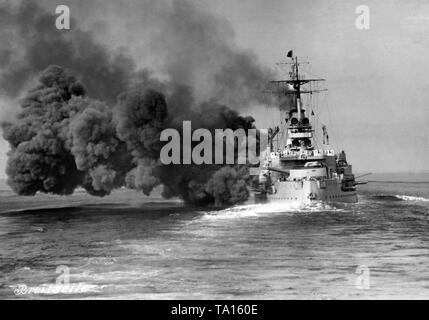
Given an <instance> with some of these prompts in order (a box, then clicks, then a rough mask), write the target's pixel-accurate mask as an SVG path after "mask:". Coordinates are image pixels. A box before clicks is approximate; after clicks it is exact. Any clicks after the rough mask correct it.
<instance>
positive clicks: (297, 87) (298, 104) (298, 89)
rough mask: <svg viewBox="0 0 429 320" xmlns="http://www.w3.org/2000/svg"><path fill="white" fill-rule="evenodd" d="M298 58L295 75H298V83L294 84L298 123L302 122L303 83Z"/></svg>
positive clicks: (296, 58) (296, 59)
mask: <svg viewBox="0 0 429 320" xmlns="http://www.w3.org/2000/svg"><path fill="white" fill-rule="evenodd" d="M298 65H299V64H298V57H295V74H296V81H297V82H296V83H295V84H294V89H295V90H296V107H297V109H298V121H301V120H302V114H301V113H302V112H301V83H300V82H299V70H298Z"/></svg>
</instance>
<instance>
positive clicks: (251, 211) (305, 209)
mask: <svg viewBox="0 0 429 320" xmlns="http://www.w3.org/2000/svg"><path fill="white" fill-rule="evenodd" d="M337 211H344V209H342V208H338V207H335V206H333V205H330V204H327V203H323V202H314V203H311V204H304V203H299V202H291V203H284V202H271V203H264V204H250V205H241V206H234V207H231V208H227V209H224V210H220V211H209V212H204V216H203V217H204V218H205V219H237V218H252V217H255V218H257V217H264V216H268V215H273V214H274V215H280V214H291V215H293V214H311V213H319V212H337Z"/></svg>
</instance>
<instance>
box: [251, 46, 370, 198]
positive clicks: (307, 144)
mask: <svg viewBox="0 0 429 320" xmlns="http://www.w3.org/2000/svg"><path fill="white" fill-rule="evenodd" d="M287 57H288V58H289V59H290V60H291V62H287V63H286V64H288V65H290V66H291V71H290V72H289V79H287V80H275V81H271V82H270V84H271V87H274V89H271V90H269V92H270V93H273V94H276V95H278V96H279V97H280V98H281V99H283V100H286V101H287V102H288V107H287V108H286V109H285V108H284V107H283V108H282V107H280V113H281V117H280V119H281V122H282V123H281V124H280V126H276V127H275V128H270V129H269V130H268V142H269V143H268V145H267V149H266V150H265V152H263V153H261V165H260V171H259V177H258V184H257V188H256V190H255V192H254V197H255V202H256V203H261V202H269V201H276V202H278V201H281V202H299V203H305V204H307V203H312V202H316V201H318V202H324V203H335V202H343V203H355V202H357V201H358V197H357V192H356V186H357V185H358V184H364V183H365V182H358V181H357V180H356V179H357V178H356V177H355V175H354V174H353V170H352V165H351V164H349V163H348V161H347V156H346V153H345V152H344V151H341V152H339V153H335V151H334V150H332V149H331V148H330V146H329V136H328V133H327V128H326V126H322V130H323V143H322V146H321V147H318V146H317V144H316V143H315V139H314V132H315V131H314V129H313V125H312V122H311V121H310V116H309V115H308V112H307V107H308V106H306V105H304V104H303V99H302V97H303V95H305V94H309V95H311V94H315V93H318V92H321V91H326V90H327V89H317V88H315V87H316V86H314V85H311V84H315V83H319V82H321V81H325V79H321V78H314V79H306V78H305V77H304V76H303V75H301V74H300V70H299V66H300V64H301V62H299V61H298V57H296V56H293V52H292V51H290V52H289V53H288V55H287ZM307 86H308V87H307ZM281 99H279V100H277V101H281ZM310 115H314V111H313V110H312V111H311V114H310ZM280 133H285V134H284V136H285V139H282V140H283V141H284V143H281V139H279V138H278V136H279V135H280ZM275 142H277V146H276V147H275V146H274V143H275ZM358 178H359V177H358Z"/></svg>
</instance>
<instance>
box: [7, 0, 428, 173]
mask: <svg viewBox="0 0 429 320" xmlns="http://www.w3.org/2000/svg"><path fill="white" fill-rule="evenodd" d="M54 2H55V1H46V3H47V4H51V3H54ZM198 2H199V3H200V4H202V5H204V6H207V8H208V10H210V11H212V12H214V13H216V14H218V15H221V16H223V17H224V18H226V19H227V20H229V21H230V22H231V24H232V26H233V29H234V30H235V33H236V35H235V37H236V43H237V46H239V47H242V48H247V49H251V50H252V51H254V52H255V54H256V55H257V56H258V58H259V59H260V61H261V62H262V63H263V64H264V65H266V66H268V67H271V66H274V64H275V63H276V62H277V61H279V60H280V59H282V58H283V57H284V56H285V54H286V52H287V51H288V50H289V49H294V52H295V53H296V54H297V55H299V56H302V57H303V58H305V59H309V60H310V61H311V64H312V67H311V70H312V72H313V73H315V74H317V75H320V76H323V77H324V78H326V79H327V80H328V81H327V83H326V86H327V87H328V89H329V94H328V95H327V96H326V95H324V96H323V97H321V98H323V99H322V100H323V101H324V103H323V104H324V105H325V106H326V104H327V102H328V103H329V105H330V107H329V111H330V112H329V113H328V112H327V111H326V110H325V111H323V110H319V111H320V115H321V117H322V118H323V119H322V121H328V120H329V118H330V119H331V121H330V122H332V128H329V126H331V124H330V123H328V130H330V133H331V137H332V138H333V139H334V140H335V141H334V143H333V145H334V146H338V147H339V148H344V149H345V150H346V152H347V153H348V158H349V161H350V162H352V164H353V166H354V168H355V171H359V172H362V171H372V172H392V171H396V172H400V171H427V170H428V169H427V165H426V164H427V163H429V129H428V121H429V109H428V107H429V61H428V60H429V2H428V1H424V0H411V1H406V2H405V1H393V0H376V1H351V0H347V1H339V0H337V1H334V0H300V1H286V0H245V1H243V0H199V1H198ZM61 3H66V4H70V6H71V8H72V16H73V15H74V17H75V18H76V19H78V20H79V19H81V20H82V21H83V23H85V24H86V25H87V26H90V25H92V24H93V23H95V21H96V20H97V19H99V17H100V11H102V10H97V7H94V6H91V8H90V10H89V9H88V8H85V10H83V9H82V8H81V9H80V10H79V8H77V7H76V5H77V2H76V1H61ZM99 3H102V2H99ZM131 3H132V1H131ZM362 4H365V5H368V6H369V8H370V30H357V29H356V27H355V19H356V17H357V14H356V13H355V9H356V7H357V6H359V5H362ZM99 5H100V4H99ZM91 10H93V11H92V12H91ZM104 23H108V21H106V20H105V21H104ZM118 23H120V21H119V22H118V21H117V20H115V25H112V26H110V28H109V29H110V30H114V28H115V27H117V28H121V26H120V25H118ZM124 23H125V22H124ZM122 27H123V26H122ZM128 32H129V33H135V34H136V35H138V34H139V30H128ZM100 38H103V39H101V40H103V41H105V40H106V37H105V35H103V36H100ZM131 51H132V48H131ZM134 55H136V53H135V52H134ZM136 59H138V57H136ZM142 64H144V63H142ZM329 114H330V117H328V115H329ZM255 115H256V117H257V121H258V123H259V126H265V125H266V124H267V123H270V121H272V119H273V116H272V115H268V114H267V113H266V112H255ZM7 150H8V147H7V143H6V142H5V141H4V140H3V139H0V177H1V176H3V177H4V176H5V174H4V168H5V162H6V153H7Z"/></svg>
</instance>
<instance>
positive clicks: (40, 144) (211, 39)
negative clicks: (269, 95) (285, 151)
mask: <svg viewBox="0 0 429 320" xmlns="http://www.w3.org/2000/svg"><path fill="white" fill-rule="evenodd" d="M164 10H166V12H164V15H163V17H164V19H163V20H162V21H161V22H160V28H159V30H160V32H159V33H158V36H160V37H163V38H164V40H165V41H164V42H163V43H164V44H162V45H159V44H160V43H161V42H159V41H156V39H155V40H154V39H152V40H151V41H150V42H151V43H152V44H153V47H151V48H149V49H148V51H150V52H154V51H155V52H158V53H159V57H161V59H162V60H163V61H164V63H163V65H162V67H161V68H160V69H159V70H155V73H162V72H164V73H165V74H166V75H167V79H165V77H164V80H157V79H155V76H154V74H155V73H154V72H153V71H150V69H138V68H137V67H136V65H137V64H136V63H135V60H133V59H132V58H130V56H128V55H127V54H125V53H124V52H118V51H114V50H111V49H108V48H106V47H105V46H103V45H101V44H100V43H98V42H97V41H95V39H94V37H93V35H92V34H91V33H90V32H87V31H82V30H79V29H78V28H76V27H74V28H73V29H72V30H70V31H67V32H65V33H64V32H60V31H58V30H56V29H55V28H54V21H55V17H54V16H53V15H52V14H50V13H47V12H46V10H45V9H44V8H42V7H40V6H39V5H37V4H36V3H35V2H32V1H25V2H22V3H21V4H19V5H14V6H11V5H2V6H0V27H1V31H0V39H1V40H2V42H3V43H5V44H6V45H5V46H2V49H0V57H2V58H4V59H2V60H1V61H2V62H1V65H0V70H1V72H0V87H1V89H0V90H1V94H2V95H4V96H6V97H8V98H11V99H15V98H17V97H18V96H20V95H22V93H23V91H25V90H27V88H29V87H30V88H31V89H30V90H28V92H27V94H26V95H25V97H24V98H23V99H22V102H21V109H20V110H19V111H18V112H17V115H16V118H15V119H14V120H13V121H8V122H5V121H3V123H2V129H3V135H4V138H5V139H6V140H7V141H8V142H9V144H10V146H11V151H10V153H9V160H8V166H7V174H8V177H9V179H8V182H9V184H10V186H11V187H12V188H13V190H14V191H15V192H16V193H18V194H21V195H34V194H35V193H37V192H44V193H53V194H63V195H67V194H71V193H73V191H74V190H75V189H76V188H77V187H79V186H80V187H83V188H85V189H86V190H87V192H88V193H90V194H92V195H96V196H105V195H108V194H110V192H111V191H112V190H114V189H117V188H120V187H123V186H126V187H128V188H133V189H137V190H141V191H142V192H143V193H145V194H150V192H151V191H152V189H153V188H154V187H155V186H158V185H163V187H164V188H163V190H164V191H163V195H164V196H165V197H167V198H168V197H176V196H180V197H181V198H182V199H184V200H185V201H186V202H188V203H194V204H202V205H206V204H216V205H231V204H235V203H241V202H243V201H245V200H246V199H247V197H248V195H249V192H248V189H247V183H248V182H249V175H248V170H247V168H246V167H243V166H228V167H222V166H216V165H209V166H192V165H188V166H177V165H171V166H164V165H161V164H160V162H159V152H160V149H161V147H162V145H161V142H160V141H159V136H160V133H161V131H162V130H163V129H165V128H177V129H181V125H182V122H183V121H184V120H191V121H192V125H193V127H194V128H198V127H200V128H201V127H203V128H207V129H210V130H214V129H218V128H219V129H222V128H231V129H238V128H244V129H248V128H254V124H253V122H254V120H253V119H252V118H251V117H242V116H240V115H239V114H238V112H237V111H235V110H232V109H231V108H229V107H227V106H226V105H225V102H226V101H228V102H229V103H232V104H233V106H234V107H235V108H244V107H246V105H248V104H250V103H252V101H257V100H258V99H259V98H258V97H259V94H260V91H261V90H260V89H261V88H262V85H263V83H264V81H265V80H266V78H267V77H268V76H269V72H267V71H266V70H263V68H261V67H260V66H259V65H258V64H257V62H256V59H255V57H254V56H252V55H251V54H249V53H246V52H242V51H240V50H238V49H235V48H234V46H233V45H232V43H231V39H230V38H229V36H228V37H225V36H224V29H223V28H224V27H225V26H226V24H224V23H222V21H219V20H217V18H216V17H214V16H212V15H210V14H209V13H206V12H204V11H201V10H200V9H198V8H196V7H195V6H194V5H193V4H192V3H191V2H188V1H185V0H180V1H174V2H173V3H172V4H171V5H170V6H169V7H168V10H167V9H165V8H164ZM72 25H73V24H72ZM185 35H187V36H186V37H185ZM165 46H167V47H168V46H173V47H171V50H167V49H168V48H166V47H165ZM210 47H211V49H212V50H213V52H210ZM173 48H174V50H173ZM191 52H192V56H190V54H191ZM221 53H222V54H221ZM142 54H144V53H142ZM216 55H217V59H215V58H216ZM206 62H211V64H209V67H207V65H206ZM200 74H203V78H204V79H202V81H201V82H199V79H200V78H199V75H200ZM35 78H36V79H38V80H37V81H35V80H34V79H35ZM201 92H203V94H201Z"/></svg>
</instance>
